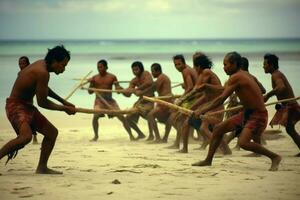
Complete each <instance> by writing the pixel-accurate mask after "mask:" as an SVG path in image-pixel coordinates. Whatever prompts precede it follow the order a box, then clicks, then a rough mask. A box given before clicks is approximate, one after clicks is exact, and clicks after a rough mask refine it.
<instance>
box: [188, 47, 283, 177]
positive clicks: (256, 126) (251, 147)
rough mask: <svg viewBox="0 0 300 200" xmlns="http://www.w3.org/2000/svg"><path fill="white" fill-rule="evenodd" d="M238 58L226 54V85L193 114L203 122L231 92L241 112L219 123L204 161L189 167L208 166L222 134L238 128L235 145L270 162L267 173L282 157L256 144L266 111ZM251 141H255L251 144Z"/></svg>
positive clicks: (258, 92)
mask: <svg viewBox="0 0 300 200" xmlns="http://www.w3.org/2000/svg"><path fill="white" fill-rule="evenodd" d="M240 67H241V56H240V54H238V53H236V52H231V53H228V54H227V55H226V56H225V58H224V71H225V72H226V74H227V75H229V76H230V77H229V79H228V81H227V84H226V85H225V88H224V91H223V92H222V94H221V95H220V96H219V97H217V98H216V99H214V100H213V101H212V102H211V103H210V104H208V105H207V106H205V107H203V108H202V109H201V110H199V111H198V112H196V113H195V114H196V115H198V114H199V113H201V114H202V115H201V118H202V119H203V120H205V115H203V114H205V113H206V112H207V111H209V110H211V109H213V108H216V107H217V106H219V105H221V104H223V102H224V101H225V100H226V99H227V98H228V97H229V96H230V95H231V94H232V93H233V92H235V93H236V95H237V96H238V97H239V99H240V102H241V104H242V105H243V109H244V110H243V111H242V112H240V113H239V114H237V115H234V116H233V117H231V118H229V119H227V120H225V121H223V122H221V123H219V124H218V125H216V126H215V128H214V130H213V137H212V140H211V142H210V146H209V151H208V154H207V157H206V158H205V160H203V161H199V162H196V163H194V164H192V165H193V166H208V165H211V164H212V160H213V157H214V154H215V151H216V149H217V148H218V146H219V144H220V142H221V140H222V138H223V135H224V134H225V133H227V132H229V131H232V130H234V129H236V128H239V129H241V131H240V135H239V138H238V144H239V146H240V147H241V148H243V149H245V150H248V151H252V152H254V153H258V154H262V155H265V156H267V157H268V158H270V159H271V161H272V164H271V167H270V169H269V170H270V171H276V170H278V166H279V163H280V161H281V157H280V156H279V155H278V154H275V153H273V152H271V151H269V150H268V149H266V148H264V147H263V146H261V145H260V144H259V143H258V142H257V141H259V140H260V137H261V134H262V133H263V131H264V130H265V128H266V125H267V122H268V112H267V110H266V107H265V105H264V101H263V96H262V94H261V91H260V88H259V87H258V85H257V84H256V82H255V81H254V79H253V78H252V77H250V76H249V75H248V73H247V72H245V71H243V70H241V69H240ZM251 139H253V140H254V141H253V142H252V141H251Z"/></svg>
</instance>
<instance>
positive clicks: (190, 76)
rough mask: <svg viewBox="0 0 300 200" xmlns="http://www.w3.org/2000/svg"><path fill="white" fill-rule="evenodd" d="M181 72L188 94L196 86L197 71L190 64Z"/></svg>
mask: <svg viewBox="0 0 300 200" xmlns="http://www.w3.org/2000/svg"><path fill="white" fill-rule="evenodd" d="M181 73H182V78H183V84H184V90H185V91H184V93H185V94H186V93H188V92H190V91H191V90H192V89H193V88H194V85H195V84H196V81H197V77H198V75H197V72H196V71H195V70H194V69H193V68H191V67H189V66H187V67H186V68H185V69H183V70H182V72H181Z"/></svg>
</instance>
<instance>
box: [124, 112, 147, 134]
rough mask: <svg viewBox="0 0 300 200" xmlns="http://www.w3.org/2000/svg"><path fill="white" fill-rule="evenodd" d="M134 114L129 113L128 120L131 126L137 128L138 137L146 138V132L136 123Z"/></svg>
mask: <svg viewBox="0 0 300 200" xmlns="http://www.w3.org/2000/svg"><path fill="white" fill-rule="evenodd" d="M133 117H134V116H133V115H127V116H126V120H127V121H128V124H129V126H130V127H131V128H132V129H133V130H135V132H136V133H137V134H138V137H137V139H142V138H145V137H146V136H145V134H144V133H143V132H142V131H141V130H140V129H139V127H138V126H137V124H136V123H135V121H134V119H133Z"/></svg>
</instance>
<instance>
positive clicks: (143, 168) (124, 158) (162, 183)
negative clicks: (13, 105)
mask: <svg viewBox="0 0 300 200" xmlns="http://www.w3.org/2000/svg"><path fill="white" fill-rule="evenodd" d="M44 113H45V112H44ZM272 113H274V112H273V111H271V112H270V114H269V116H272ZM45 115H46V116H47V117H48V118H49V119H50V121H52V122H53V123H54V124H55V125H56V127H57V128H58V129H59V136H58V139H57V143H56V146H55V148H54V150H53V152H52V155H51V157H50V160H49V167H52V168H54V169H56V170H60V171H63V172H64V174H63V175H37V174H35V168H36V166H37V162H38V158H39V153H40V145H33V144H29V145H27V146H26V147H25V148H24V149H22V150H21V151H19V154H18V156H17V157H16V158H15V159H14V160H12V161H11V162H9V163H8V164H7V165H6V166H5V165H4V164H5V161H6V158H4V159H2V160H1V161H0V166H1V167H0V199H1V200H2V199H3V200H11V199H43V200H50V199H51V200H52V199H56V200H59V199H64V200H65V199H84V198H86V199H90V200H92V199H143V200H147V199H213V200H214V199H222V200H224V199H225V200H230V199H243V200H246V199H254V198H255V199H282V200H294V199H295V200H296V199H299V198H300V190H299V188H300V167H299V166H300V159H299V158H296V157H293V156H294V155H295V154H296V153H298V148H297V147H296V145H295V144H294V143H293V142H292V140H291V138H290V137H289V136H288V135H287V134H286V133H285V131H284V128H281V130H282V133H280V134H279V135H277V136H276V137H273V136H272V137H271V139H272V140H270V139H269V140H267V147H268V148H269V149H270V150H273V151H275V152H277V153H279V154H280V155H281V156H282V157H283V161H282V163H281V164H280V167H279V171H277V172H270V171H268V169H269V167H270V160H268V159H267V158H266V157H245V155H247V154H248V152H246V151H244V150H240V151H233V154H232V155H230V156H222V155H220V154H217V155H216V157H215V160H214V162H213V166H211V167H192V166H191V163H193V162H196V161H198V160H200V159H203V158H204V157H205V155H206V153H207V150H205V151H200V150H196V148H197V147H199V144H197V142H191V144H190V145H189V153H188V154H180V153H177V152H176V150H173V149H166V148H165V147H167V146H168V145H170V144H171V143H172V142H173V141H174V139H175V132H174V130H172V132H171V134H170V139H169V143H168V144H147V142H146V141H137V142H130V141H129V139H128V136H127V135H126V132H125V130H124V129H123V127H122V126H121V123H120V122H119V121H118V120H117V119H111V120H108V119H101V120H100V126H101V127H100V140H99V141H98V142H89V139H91V138H92V136H93V131H92V126H91V117H92V116H91V115H87V114H77V115H75V116H68V115H66V114H64V113H59V112H48V111H47V112H46V113H45ZM0 127H1V134H0V145H1V146H2V145H3V144H5V143H6V142H7V141H8V140H9V139H12V138H14V137H15V134H14V131H13V129H12V128H11V127H10V124H9V123H8V121H7V119H6V117H5V116H1V126H0ZM140 127H141V128H142V130H144V131H145V133H147V130H148V129H147V126H146V123H145V121H144V120H141V121H140ZM162 128H163V127H162V126H160V130H162ZM268 129H270V127H268ZM276 129H277V127H276ZM297 130H300V123H298V124H297ZM269 138H270V137H269ZM274 138H276V139H274ZM38 140H39V142H41V140H42V136H41V135H40V134H38ZM235 143H236V140H234V141H233V142H232V143H231V144H230V146H231V147H234V145H235Z"/></svg>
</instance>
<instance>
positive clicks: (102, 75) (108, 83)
mask: <svg viewBox="0 0 300 200" xmlns="http://www.w3.org/2000/svg"><path fill="white" fill-rule="evenodd" d="M97 68H98V72H99V73H98V74H97V75H95V76H93V77H92V78H91V79H90V80H89V82H90V86H89V87H90V88H97V89H109V90H111V89H112V87H113V85H115V88H116V89H120V88H121V87H120V86H119V84H118V79H117V77H116V76H115V75H114V74H111V73H109V72H107V68H108V66H107V61H106V60H100V61H99V62H98V63H97ZM88 92H89V94H92V93H94V92H93V91H91V90H89V91H88ZM94 109H114V110H120V108H119V106H118V104H117V102H116V101H115V100H114V99H113V98H112V93H111V92H110V93H96V98H95V102H94ZM104 116H105V115H104V114H94V116H93V130H94V138H93V139H92V140H91V141H97V140H98V129H99V122H98V120H99V118H100V117H104ZM108 117H109V118H111V117H114V116H111V115H108ZM116 117H117V118H118V119H119V120H120V121H121V122H122V124H123V126H124V128H125V130H126V131H127V133H128V135H129V138H130V140H133V139H134V137H133V136H132V133H131V130H130V128H129V125H128V123H127V121H126V120H125V117H124V116H123V115H116Z"/></svg>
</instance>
